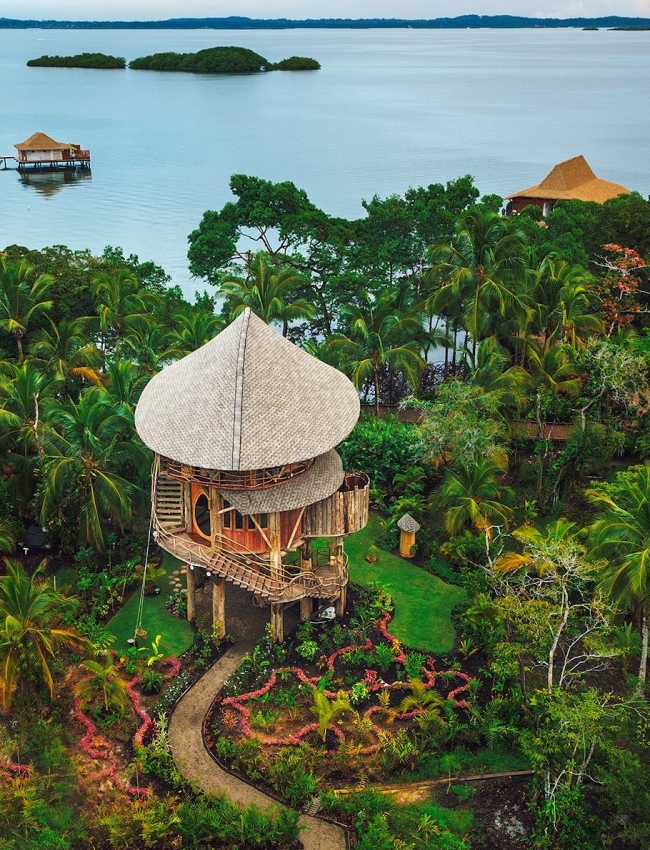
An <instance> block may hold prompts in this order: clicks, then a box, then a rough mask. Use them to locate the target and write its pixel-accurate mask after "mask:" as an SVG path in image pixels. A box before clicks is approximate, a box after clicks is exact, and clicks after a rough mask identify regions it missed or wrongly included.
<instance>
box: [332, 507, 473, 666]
mask: <svg viewBox="0 0 650 850" xmlns="http://www.w3.org/2000/svg"><path fill="white" fill-rule="evenodd" d="M379 535H380V529H379V517H378V516H377V515H376V514H372V513H371V514H370V518H369V520H368V525H367V526H366V527H365V528H364V529H362V530H361V531H358V532H356V534H351V535H350V536H349V537H347V538H346V539H345V551H346V552H347V553H348V556H349V558H350V579H351V580H352V581H353V582H355V583H356V584H361V585H366V586H367V585H371V584H379V585H381V586H382V587H384V588H386V590H387V591H388V592H389V593H390V595H391V596H392V597H393V601H394V602H395V616H394V619H393V621H392V622H391V624H390V631H391V633H392V634H394V635H395V637H396V638H398V639H399V640H400V641H402V643H404V644H406V645H407V646H410V647H413V648H414V649H424V650H426V651H428V652H433V653H436V654H443V653H446V652H450V651H451V650H452V648H453V646H454V642H455V640H456V630H455V629H454V627H453V625H452V622H451V612H452V611H453V610H454V608H456V607H457V606H459V605H460V604H461V603H462V602H463V601H464V600H465V591H464V590H463V589H462V588H460V587H456V586H454V585H451V584H447V583H446V582H444V581H442V580H441V579H439V578H437V577H436V576H434V575H431V574H430V573H428V572H426V571H425V570H423V569H421V568H420V567H416V566H415V565H414V564H412V563H410V562H409V561H407V560H405V559H404V558H400V557H398V556H397V555H393V554H392V553H391V552H384V551H383V549H382V550H380V551H379V554H378V560H377V563H376V564H369V563H368V562H367V561H366V560H365V557H366V555H367V554H368V548H369V547H370V546H371V545H372V544H374V543H375V541H376V540H377V538H378V537H379Z"/></svg>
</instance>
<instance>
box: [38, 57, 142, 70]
mask: <svg viewBox="0 0 650 850" xmlns="http://www.w3.org/2000/svg"><path fill="white" fill-rule="evenodd" d="M27 65H28V66H29V67H30V68H98V69H101V70H111V71H112V70H114V69H120V68H126V60H125V59H124V58H123V57H122V56H108V55H107V54H105V53H77V54H76V55H75V56H40V57H39V58H38V59H30V60H29V61H28V62H27Z"/></svg>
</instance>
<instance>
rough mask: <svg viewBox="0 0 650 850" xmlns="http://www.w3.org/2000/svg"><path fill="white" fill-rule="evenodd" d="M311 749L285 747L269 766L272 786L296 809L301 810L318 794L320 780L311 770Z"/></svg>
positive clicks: (268, 772)
mask: <svg viewBox="0 0 650 850" xmlns="http://www.w3.org/2000/svg"><path fill="white" fill-rule="evenodd" d="M311 755H312V753H311V751H310V749H309V747H307V746H306V745H303V746H301V747H283V748H282V749H280V750H279V751H278V752H277V753H276V754H275V756H274V757H273V760H272V761H271V763H270V764H269V767H268V771H267V777H268V780H269V782H270V783H271V786H272V787H273V788H275V790H276V791H279V792H280V793H281V794H282V795H283V796H284V797H286V798H287V800H288V801H289V803H290V804H291V805H292V806H293V807H294V808H301V807H302V806H304V805H305V803H307V802H309V801H310V800H311V799H312V798H313V797H314V796H315V795H316V794H317V792H318V780H317V779H316V778H315V777H314V775H313V774H312V773H311V772H310V770H309V765H310V761H311Z"/></svg>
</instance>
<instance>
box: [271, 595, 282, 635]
mask: <svg viewBox="0 0 650 850" xmlns="http://www.w3.org/2000/svg"><path fill="white" fill-rule="evenodd" d="M271 632H272V634H273V643H282V642H283V641H284V612H283V610H282V605H281V604H280V603H278V602H272V603H271Z"/></svg>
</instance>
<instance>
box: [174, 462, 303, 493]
mask: <svg viewBox="0 0 650 850" xmlns="http://www.w3.org/2000/svg"><path fill="white" fill-rule="evenodd" d="M160 460H161V468H162V469H164V470H166V472H167V475H168V476H169V477H170V478H176V479H178V480H179V481H194V482H196V483H197V484H207V485H210V486H212V487H218V488H219V489H220V490H266V489H268V488H269V487H275V486H276V485H278V484H283V483H284V482H286V481H290V480H291V479H292V478H296V477H297V476H298V475H302V474H303V473H305V472H307V470H309V469H311V468H312V466H313V465H314V462H315V458H310V459H309V460H303V461H300V462H298V463H287V464H285V465H284V466H276V467H273V468H270V469H249V470H246V471H244V472H232V471H230V470H223V469H203V468H202V467H200V466H187V465H186V464H183V463H178V461H175V460H169V459H168V458H161V459H160Z"/></svg>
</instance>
